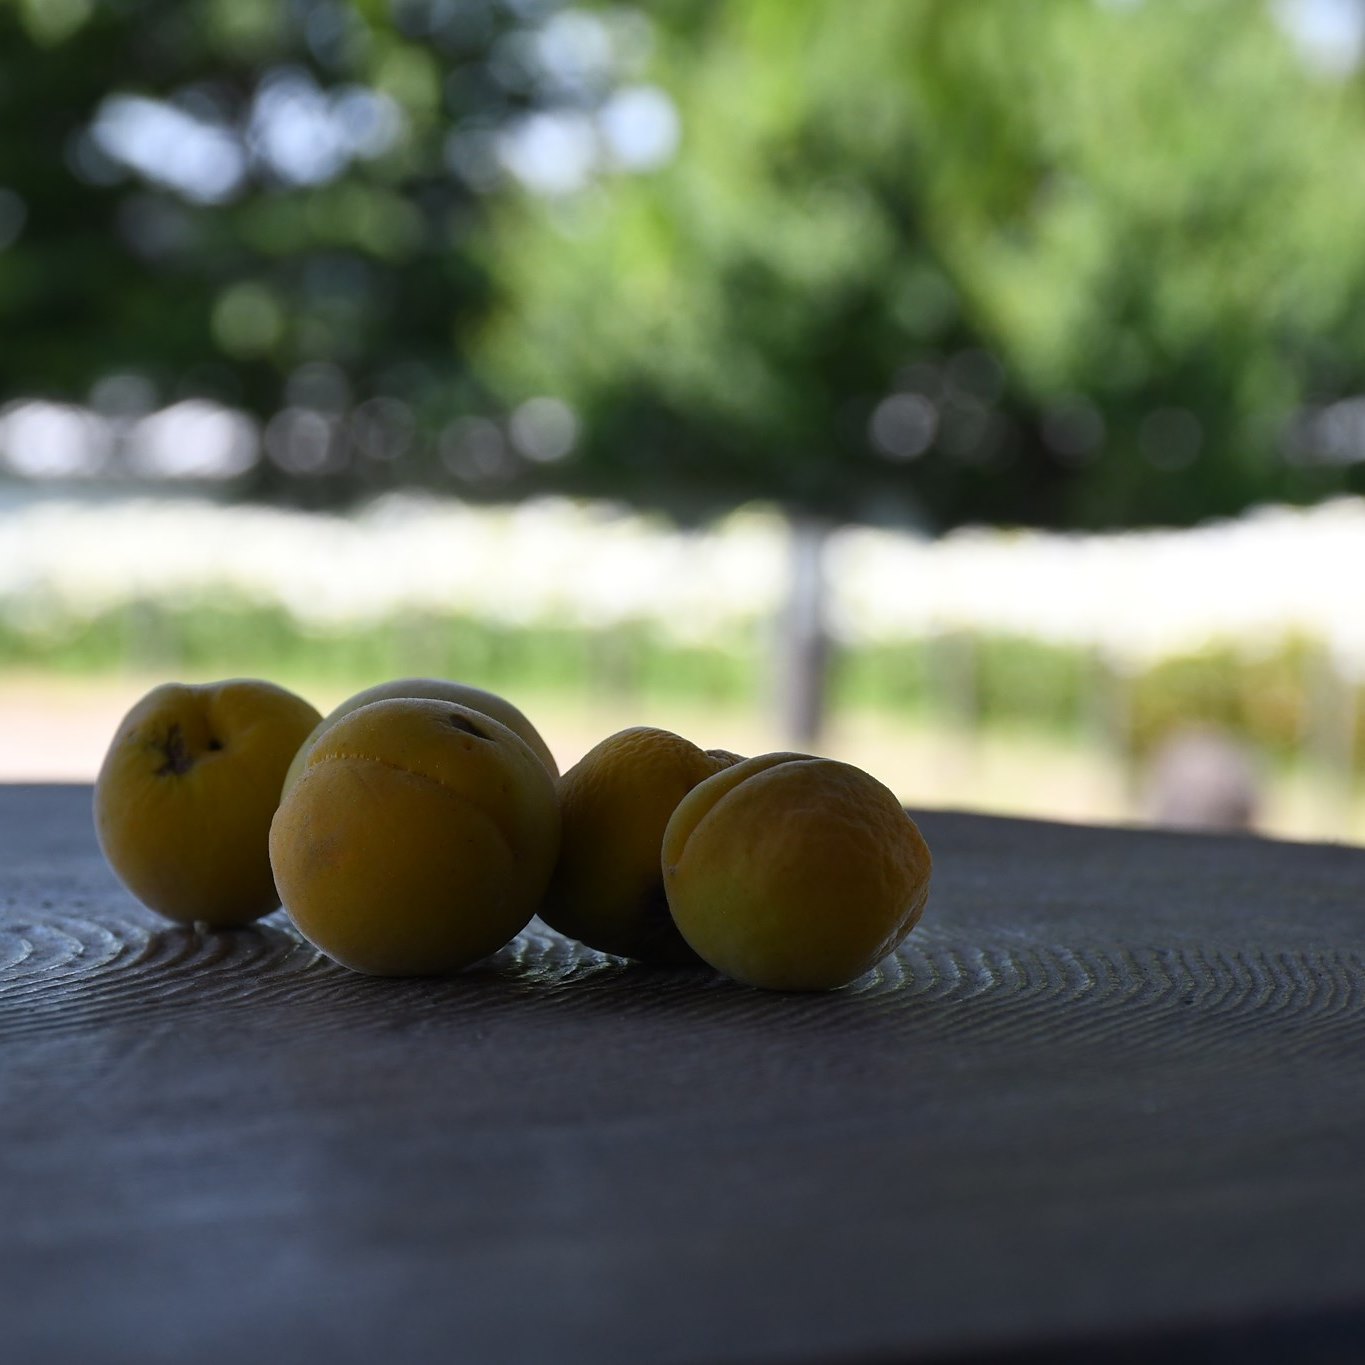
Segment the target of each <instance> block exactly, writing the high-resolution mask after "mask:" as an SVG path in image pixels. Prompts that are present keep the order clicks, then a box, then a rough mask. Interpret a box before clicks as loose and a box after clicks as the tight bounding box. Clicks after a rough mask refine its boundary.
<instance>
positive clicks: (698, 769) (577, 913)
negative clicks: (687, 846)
mask: <svg viewBox="0 0 1365 1365" xmlns="http://www.w3.org/2000/svg"><path fill="white" fill-rule="evenodd" d="M731 760H732V756H731V755H729V754H709V753H706V752H704V751H703V750H701V749H699V748H698V747H697V746H696V745H695V744H692V743H690V742H689V741H688V740H685V739H683V738H682V737H681V736H680V735H675V734H673V733H672V732H671V731H668V730H656V729H653V728H652V727H650V726H644V725H640V726H635V727H633V728H631V729H629V730H622V731H620V732H619V733H618V734H614V735H611V736H609V737H608V738H606V739H604V740H603V741H602V742H601V743H600V744H598V745H596V746H595V747H594V748H592V749H590V750H589V751H588V752H587V753H586V754H584V756H583V757H582V758H581V759H580V760H579V761H578V762H577V763H576V764H574V766H573V767H572V768H570V769H569V771H568V772H566V773H565V774H564V776H563V777H561V778H560V779H559V809H560V815H561V818H562V822H563V833H562V837H561V840H560V847H559V862H558V863H557V864H556V866H555V872H554V877H553V878H552V879H551V882H550V889H549V890H548V891H547V892H546V896H545V902H544V904H543V905H542V906H541V908H540V916H541V918H542V919H543V920H544V921H545V922H546V923H547V924H548V925H550V927H551V928H553V929H558V930H559V932H560V933H562V934H567V935H569V937H571V938H576V939H578V940H579V942H581V943H586V944H587V945H588V946H589V947H590V948H599V949H601V950H602V951H603V952H606V953H616V954H619V955H620V956H621V957H631V958H635V959H637V960H638V961H641V962H650V963H655V964H657V965H670V964H677V965H682V964H687V963H696V961H697V957H696V954H695V953H693V952H692V950H691V949H690V948H688V946H687V944H686V943H685V942H684V941H683V939H682V937H681V935H680V934H679V933H678V931H677V929H676V928H675V927H674V924H673V919H672V917H671V916H670V915H669V913H668V901H667V898H666V897H665V895H664V888H663V877H662V875H661V874H660V871H659V849H660V845H661V843H662V841H663V834H664V827H665V826H666V825H667V824H668V818H669V816H670V815H672V814H673V809H674V807H675V806H676V805H677V804H678V802H679V801H681V800H682V798H683V797H684V796H685V795H686V794H687V793H688V792H689V791H691V790H692V788H693V787H695V786H696V785H697V783H698V782H701V781H703V780H704V779H706V778H708V777H710V776H712V775H713V774H714V773H717V772H719V771H721V769H723V768H724V767H725V766H726V764H727V763H728V762H730V761H731Z"/></svg>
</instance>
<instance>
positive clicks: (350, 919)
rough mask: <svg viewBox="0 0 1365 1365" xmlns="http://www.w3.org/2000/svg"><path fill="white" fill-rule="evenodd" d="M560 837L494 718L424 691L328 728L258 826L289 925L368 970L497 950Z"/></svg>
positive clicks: (521, 923)
mask: <svg viewBox="0 0 1365 1365" xmlns="http://www.w3.org/2000/svg"><path fill="white" fill-rule="evenodd" d="M558 846H559V809H558V807H557V805H556V803H555V789H554V780H553V779H552V778H551V777H550V774H549V773H548V772H547V771H546V770H545V765H544V763H543V762H542V761H541V760H540V759H539V758H538V757H537V756H536V755H535V754H534V753H533V752H532V751H531V749H530V747H529V746H528V745H527V744H526V742H525V741H524V740H523V739H522V738H521V737H520V736H519V735H517V734H515V733H514V732H513V731H512V730H510V729H509V728H508V727H507V726H505V725H503V724H502V723H501V722H499V721H496V720H494V719H493V718H492V717H490V716H488V715H486V714H484V713H483V712H481V711H477V710H474V709H473V708H472V707H468V706H460V705H458V704H457V703H455V702H449V701H439V700H435V699H432V698H412V697H407V698H401V697H399V698H388V699H386V700H383V701H373V702H370V703H368V704H367V705H365V706H362V707H360V708H359V709H357V710H355V711H352V712H350V713H349V714H348V715H345V716H343V717H342V718H341V719H340V720H338V721H337V722H336V724H334V725H332V726H330V727H329V728H328V729H327V730H326V731H325V732H324V733H323V734H322V735H321V736H320V737H319V738H318V739H317V740H316V741H315V742H314V744H313V746H312V748H311V749H310V750H309V752H308V755H307V758H306V760H305V763H304V766H303V771H302V772H301V773H300V774H299V775H298V778H297V780H296V781H295V783H294V785H293V787H292V788H290V789H289V790H288V791H286V793H285V794H284V797H283V799H282V801H281V802H280V808H279V810H278V811H277V812H276V814H275V821H274V824H273V825H272V826H271V830H270V859H271V863H272V865H273V867H274V869H275V880H276V883H277V884H278V886H279V888H280V894H281V896H283V898H284V907H285V909H286V910H288V912H289V914H290V916H291V917H292V918H293V921H294V923H295V925H296V926H297V927H298V929H299V931H300V932H301V933H302V934H303V935H304V937H305V938H307V939H308V940H309V941H310V942H311V943H312V944H314V945H315V946H316V947H318V948H320V949H321V950H322V951H323V952H324V953H326V954H327V955H328V956H329V957H331V958H334V959H335V960H336V961H338V962H340V963H341V964H342V965H343V966H346V967H350V968H352V969H353V970H354V971H358V972H367V973H369V974H371V975H375V976H436V975H443V974H446V973H449V972H455V971H459V970H460V969H461V968H462V967H467V966H469V965H470V964H471V963H474V962H477V961H478V960H479V959H480V958H483V957H487V956H488V955H489V954H490V953H494V952H496V951H497V950H498V949H499V948H501V947H502V946H503V945H504V944H506V943H507V942H508V941H509V940H511V939H512V938H513V937H515V935H516V934H517V933H518V932H519V931H520V930H521V929H522V928H524V927H525V925H526V923H527V921H528V920H529V919H530V918H531V916H532V915H533V914H534V913H535V909H536V906H537V904H538V903H539V901H540V897H541V895H542V894H543V893H544V890H545V884H546V882H547V881H548V880H549V877H550V871H551V869H552V868H553V867H554V861H555V854H556V852H557V851H558Z"/></svg>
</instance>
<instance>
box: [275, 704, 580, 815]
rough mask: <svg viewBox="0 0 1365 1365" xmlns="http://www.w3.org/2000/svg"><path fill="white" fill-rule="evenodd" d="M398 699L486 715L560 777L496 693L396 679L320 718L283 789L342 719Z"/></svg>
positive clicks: (545, 750)
mask: <svg viewBox="0 0 1365 1365" xmlns="http://www.w3.org/2000/svg"><path fill="white" fill-rule="evenodd" d="M398 697H416V698H426V699H428V700H431V701H453V702H455V703H456V704H457V705H459V706H468V707H470V708H471V709H472V710H474V711H478V712H480V713H482V714H483V715H485V716H491V717H492V718H493V719H494V720H495V721H497V722H498V723H499V724H500V725H505V726H506V727H507V728H508V729H509V730H511V731H512V732H513V733H514V734H516V735H519V736H520V737H521V738H522V739H523V740H525V741H526V743H527V744H528V745H530V747H531V751H532V753H534V754H535V755H536V757H537V758H538V759H540V761H541V762H542V763H543V764H544V765H545V767H546V770H547V771H548V772H549V774H550V776H551V777H552V778H554V777H558V776H559V768H558V766H557V765H556V764H555V758H554V755H553V754H552V753H551V752H550V746H549V745H548V744H546V743H545V741H544V740H543V739H542V738H541V737H540V732H539V731H538V730H537V729H536V727H535V726H534V725H532V724H531V722H530V721H529V720H527V718H526V717H525V716H524V715H523V714H522V712H521V711H520V710H518V708H517V707H515V706H513V705H512V703H511V702H510V701H508V700H507V699H506V698H505V697H500V696H498V695H497V693H496V692H485V691H484V690H483V688H482V687H470V686H469V685H468V684H466V683H458V682H448V681H446V679H444V678H395V679H394V680H393V681H392V682H386V683H379V684H378V685H377V686H375V687H367V688H366V689H365V691H363V692H357V693H356V694H355V696H353V697H347V699H346V700H345V701H344V702H342V703H341V705H339V706H337V707H336V708H335V709H334V710H332V711H329V712H328V713H327V715H326V716H324V717H322V718H321V719H319V721H318V723H317V725H316V726H315V727H314V729H313V732H312V734H310V735H309V736H308V737H307V739H305V740H304V742H303V743H302V744H301V745H300V746H299V749H298V752H297V753H296V754H295V756H294V761H293V762H292V763H291V764H290V765H289V773H288V775H287V776H286V777H285V779H284V790H285V791H286V792H288V791H289V790H290V789H291V788H292V787H293V785H294V783H295V782H297V781H298V780H299V775H300V774H301V773H302V772H303V769H304V766H305V764H306V763H307V762H308V754H309V752H310V751H311V749H312V747H313V745H314V744H316V743H317V742H318V740H319V739H320V738H321V737H322V736H323V735H324V734H326V732H327V731H328V730H330V729H331V728H332V726H333V725H335V724H336V723H337V721H339V720H340V719H341V718H342V717H343V716H349V715H350V714H351V712H352V711H358V710H359V709H360V708H361V707H362V706H368V705H369V704H370V702H372V701H390V700H393V699H394V698H398Z"/></svg>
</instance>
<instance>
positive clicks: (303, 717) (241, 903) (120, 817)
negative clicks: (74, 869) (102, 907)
mask: <svg viewBox="0 0 1365 1365" xmlns="http://www.w3.org/2000/svg"><path fill="white" fill-rule="evenodd" d="M318 720H319V715H318V710H317V708H316V707H315V706H311V705H310V704H309V703H308V702H306V701H304V699H303V698H302V697H298V696H295V695H294V693H292V692H287V691H285V689H284V688H282V687H276V686H275V685H274V684H273V683H268V682H258V681H254V680H251V679H245V678H233V679H229V680H228V681H226V682H217V683H204V684H200V685H197V686H190V685H186V684H182V683H165V684H163V685H162V686H160V687H157V688H154V689H153V690H152V691H151V692H149V693H148V694H147V695H146V696H145V697H143V698H142V700H141V701H139V702H138V703H137V705H136V706H134V707H133V709H132V710H131V711H129V712H128V714H127V715H126V716H125V717H124V718H123V721H122V722H121V723H120V725H119V728H118V731H117V732H116V734H115V736H114V740H113V743H112V744H111V745H110V746H109V751H108V753H107V754H106V755H105V758H104V763H103V766H102V767H101V768H100V772H99V777H98V779H97V780H96V782H95V802H94V814H95V833H96V836H97V837H98V839H99V844H100V848H101V849H102V850H103V852H104V856H105V857H106V858H107V859H108V860H109V865H110V866H111V867H112V868H113V869H114V872H115V873H116V874H117V875H118V878H119V880H120V881H121V882H122V883H123V884H124V885H125V886H126V887H127V888H128V889H129V891H131V892H132V893H133V895H135V896H136V897H137V898H138V900H140V901H141V902H142V903H143V904H144V905H146V906H148V907H149V908H150V909H152V910H155V911H157V913H158V914H162V915H165V916H166V918H167V919H171V920H175V921H177V922H179V923H181V924H192V923H195V922H203V923H207V924H211V925H214V926H215V927H219V928H231V927H234V926H239V925H243V924H250V923H251V921H252V920H256V919H259V918H260V917H261V916H262V915H267V914H269V913H270V911H272V910H274V909H275V908H276V907H277V906H278V905H279V903H280V898H279V896H278V895H277V894H276V890H275V883H274V880H273V879H272V877H271V873H270V854H269V834H270V820H271V817H272V816H273V815H274V814H275V807H276V805H277V804H278V803H279V798H280V789H281V785H282V783H283V782H284V775H285V770H286V769H287V768H288V767H289V761H290V759H291V758H293V756H294V753H295V751H296V750H297V749H298V747H299V745H300V743H302V741H303V739H304V737H305V736H306V735H307V734H308V732H309V730H310V729H312V727H313V726H314V725H315V724H317V722H318Z"/></svg>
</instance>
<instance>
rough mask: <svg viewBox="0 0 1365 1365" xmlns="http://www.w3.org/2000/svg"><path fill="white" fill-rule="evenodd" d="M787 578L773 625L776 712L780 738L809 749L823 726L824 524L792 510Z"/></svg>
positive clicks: (826, 645) (826, 643) (826, 650)
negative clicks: (775, 636)
mask: <svg viewBox="0 0 1365 1365" xmlns="http://www.w3.org/2000/svg"><path fill="white" fill-rule="evenodd" d="M789 525H790V532H791V536H790V547H791V556H790V560H789V566H790V577H789V579H788V592H787V602H786V607H785V609H784V611H783V613H782V617H781V620H780V623H779V628H778V645H777V655H778V658H777V698H778V715H779V718H780V721H781V725H782V733H783V735H784V736H785V737H786V741H787V742H788V743H790V744H792V745H794V746H796V747H797V748H803V749H805V748H813V747H814V746H815V745H816V744H817V743H818V742H819V740H820V736H821V733H822V731H823V729H824V720H825V704H826V700H827V694H828V687H829V664H830V640H829V631H828V628H827V624H826V617H825V612H826V587H827V585H826V582H825V542H826V541H827V540H828V538H829V530H830V528H829V523H828V522H826V521H824V520H823V519H822V518H819V517H814V516H811V515H809V514H806V513H801V512H794V513H792V514H791V517H790V521H789Z"/></svg>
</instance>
